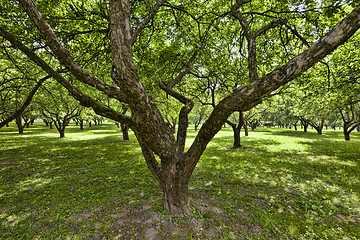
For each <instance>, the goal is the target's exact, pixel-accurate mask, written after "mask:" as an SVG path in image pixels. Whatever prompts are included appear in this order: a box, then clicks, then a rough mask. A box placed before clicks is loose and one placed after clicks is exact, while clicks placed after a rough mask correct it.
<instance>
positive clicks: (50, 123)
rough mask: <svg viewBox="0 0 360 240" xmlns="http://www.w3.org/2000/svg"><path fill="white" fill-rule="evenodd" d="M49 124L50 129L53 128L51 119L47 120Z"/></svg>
mask: <svg viewBox="0 0 360 240" xmlns="http://www.w3.org/2000/svg"><path fill="white" fill-rule="evenodd" d="M49 125H50V129H54V126H53V122H52V121H50V122H49Z"/></svg>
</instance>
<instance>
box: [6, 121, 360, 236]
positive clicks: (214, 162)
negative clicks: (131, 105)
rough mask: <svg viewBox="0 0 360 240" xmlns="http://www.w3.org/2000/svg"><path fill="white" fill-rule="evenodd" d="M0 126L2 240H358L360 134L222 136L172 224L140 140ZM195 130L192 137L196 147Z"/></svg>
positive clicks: (95, 130) (111, 129) (110, 132)
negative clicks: (238, 145) (235, 144)
mask: <svg viewBox="0 0 360 240" xmlns="http://www.w3.org/2000/svg"><path fill="white" fill-rule="evenodd" d="M78 128H79V127H78V126H75V125H70V126H69V127H68V128H67V130H66V132H65V136H66V137H65V138H63V139H60V138H59V134H58V132H57V131H56V130H55V129H53V130H49V129H47V127H46V126H44V124H43V123H41V122H39V123H35V124H34V125H33V126H31V127H30V128H29V129H27V128H26V129H25V133H24V134H22V135H19V134H17V128H16V125H15V124H11V125H10V127H3V128H2V129H0V239H360V199H359V198H360V133H357V132H354V133H352V134H351V135H350V136H351V141H349V142H345V141H344V140H343V136H342V133H341V132H340V130H337V131H333V130H325V131H324V135H322V136H320V135H317V134H316V132H315V131H312V130H310V132H308V133H304V132H302V131H301V130H298V131H294V130H286V129H275V128H272V129H264V128H259V129H256V130H255V131H254V132H250V136H249V137H242V144H243V145H244V148H243V149H240V150H234V149H232V148H231V146H232V141H233V140H232V131H231V129H230V128H224V129H223V130H222V131H221V132H219V133H218V134H217V135H216V136H215V138H214V139H213V141H212V142H211V143H210V144H209V146H208V148H207V150H206V151H205V153H204V154H203V156H202V158H201V159H200V161H199V163H198V165H197V168H196V170H195V172H194V173H193V176H192V178H191V181H190V186H189V187H190V197H191V208H190V211H189V213H188V214H186V215H182V216H179V215H170V214H168V213H167V212H166V211H164V210H163V208H162V201H161V196H162V192H161V189H160V187H159V184H158V183H157V182H156V180H155V179H154V177H153V176H152V175H151V173H150V171H149V170H148V169H147V166H146V163H145V160H144V159H143V157H142V154H141V149H140V147H139V145H138V143H137V141H136V139H135V137H134V135H133V134H130V141H122V136H121V132H120V130H119V129H117V128H116V126H115V125H114V124H103V125H100V126H93V127H92V128H88V127H86V128H85V130H83V131H80V130H79V129H78ZM195 134H196V132H194V131H192V130H190V131H189V138H188V141H187V142H188V143H187V145H188V146H190V143H191V142H192V140H193V138H194V137H195Z"/></svg>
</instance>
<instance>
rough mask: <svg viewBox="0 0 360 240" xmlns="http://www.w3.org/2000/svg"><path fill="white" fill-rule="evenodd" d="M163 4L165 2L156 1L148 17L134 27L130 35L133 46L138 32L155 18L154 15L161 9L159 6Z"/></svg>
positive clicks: (161, 0)
mask: <svg viewBox="0 0 360 240" xmlns="http://www.w3.org/2000/svg"><path fill="white" fill-rule="evenodd" d="M164 2H165V0H157V1H156V3H155V5H154V6H153V7H152V9H151V10H150V12H149V13H148V15H147V16H146V17H145V18H144V20H142V21H141V22H140V23H139V25H138V26H137V27H136V29H135V30H134V31H133V33H132V35H131V39H132V43H131V45H133V44H134V43H135V42H136V39H137V37H138V36H139V34H140V32H141V31H142V30H143V29H144V28H145V27H146V25H147V24H148V23H149V22H150V21H151V20H152V19H153V18H154V17H155V14H156V13H157V11H158V10H159V8H160V7H161V5H162V4H163V3H164Z"/></svg>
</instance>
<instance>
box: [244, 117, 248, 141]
mask: <svg viewBox="0 0 360 240" xmlns="http://www.w3.org/2000/svg"><path fill="white" fill-rule="evenodd" d="M244 131H245V136H246V137H248V136H249V129H248V124H247V121H244Z"/></svg>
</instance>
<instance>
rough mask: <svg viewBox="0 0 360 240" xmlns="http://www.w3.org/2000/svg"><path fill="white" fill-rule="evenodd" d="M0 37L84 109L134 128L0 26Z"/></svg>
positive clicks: (128, 121)
mask: <svg viewBox="0 0 360 240" xmlns="http://www.w3.org/2000/svg"><path fill="white" fill-rule="evenodd" d="M0 35H2V36H3V37H4V38H5V39H7V40H8V41H9V42H10V43H11V44H12V45H13V46H14V47H16V48H17V49H19V50H21V51H22V52H23V53H24V54H25V55H27V56H28V57H29V58H30V59H31V60H32V61H33V62H34V63H35V64H37V65H38V66H39V67H41V68H42V69H43V70H44V71H45V72H47V73H48V74H49V75H50V76H51V77H53V78H54V79H56V80H57V81H58V82H59V83H60V84H61V85H63V86H64V87H65V88H66V89H67V90H68V91H69V92H70V94H71V95H72V96H73V97H74V98H75V99H76V100H78V101H79V102H80V104H81V105H83V106H85V107H91V108H93V109H94V111H95V112H96V113H97V114H99V115H101V116H104V117H107V118H110V119H113V120H115V121H118V122H124V123H126V124H128V126H129V127H134V124H133V121H132V119H131V117H129V116H126V115H122V114H119V113H117V112H116V111H114V110H113V109H111V108H107V107H104V106H103V105H101V104H100V103H98V102H97V101H96V100H94V99H93V98H91V97H90V96H88V95H86V94H84V93H82V92H81V91H80V90H78V89H77V88H76V87H74V86H73V85H72V84H71V83H69V82H68V81H67V80H66V79H65V78H64V77H63V76H61V75H60V74H59V73H58V72H56V71H55V70H54V69H53V68H51V67H50V66H49V65H48V64H47V63H46V62H44V61H43V60H42V59H41V58H39V57H38V56H37V55H36V54H35V53H34V52H32V51H31V50H30V49H28V48H27V47H26V46H25V45H24V44H22V43H21V42H20V41H19V40H18V39H16V38H15V37H14V36H13V35H11V34H10V33H9V32H7V31H6V30H5V29H4V28H2V27H1V26H0Z"/></svg>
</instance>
